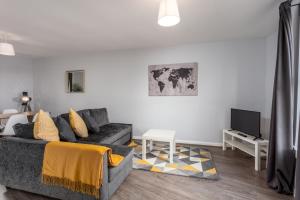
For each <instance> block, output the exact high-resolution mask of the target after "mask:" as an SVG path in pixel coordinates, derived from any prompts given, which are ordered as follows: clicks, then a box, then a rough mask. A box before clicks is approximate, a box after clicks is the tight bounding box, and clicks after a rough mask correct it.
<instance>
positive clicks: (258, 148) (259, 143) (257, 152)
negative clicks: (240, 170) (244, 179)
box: [223, 129, 269, 171]
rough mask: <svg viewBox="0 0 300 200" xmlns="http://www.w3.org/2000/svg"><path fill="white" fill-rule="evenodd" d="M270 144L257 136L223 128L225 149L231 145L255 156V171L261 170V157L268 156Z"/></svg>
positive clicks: (233, 148) (232, 147)
mask: <svg viewBox="0 0 300 200" xmlns="http://www.w3.org/2000/svg"><path fill="white" fill-rule="evenodd" d="M268 145H269V141H268V140H264V139H262V138H255V137H253V136H250V135H247V134H245V133H242V132H239V131H234V130H229V129H224V130H223V151H226V149H227V146H229V147H231V149H232V150H235V148H237V149H239V150H241V151H243V152H245V153H247V154H249V155H251V156H253V157H255V171H260V170H261V157H267V156H268Z"/></svg>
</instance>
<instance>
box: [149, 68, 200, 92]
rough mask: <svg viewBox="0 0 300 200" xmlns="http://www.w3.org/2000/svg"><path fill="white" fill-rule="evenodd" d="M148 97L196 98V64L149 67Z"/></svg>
mask: <svg viewBox="0 0 300 200" xmlns="http://www.w3.org/2000/svg"><path fill="white" fill-rule="evenodd" d="M148 78H149V96H197V95H198V63H179V64H167V65H149V67H148Z"/></svg>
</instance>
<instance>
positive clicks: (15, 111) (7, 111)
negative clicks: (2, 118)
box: [2, 109, 18, 114]
mask: <svg viewBox="0 0 300 200" xmlns="http://www.w3.org/2000/svg"><path fill="white" fill-rule="evenodd" d="M14 113H18V110H17V109H4V110H3V111H2V114H14Z"/></svg>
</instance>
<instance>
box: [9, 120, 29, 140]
mask: <svg viewBox="0 0 300 200" xmlns="http://www.w3.org/2000/svg"><path fill="white" fill-rule="evenodd" d="M33 127H34V123H28V124H20V123H18V124H15V125H14V126H13V129H14V131H15V135H16V137H20V138H25V139H34V138H33Z"/></svg>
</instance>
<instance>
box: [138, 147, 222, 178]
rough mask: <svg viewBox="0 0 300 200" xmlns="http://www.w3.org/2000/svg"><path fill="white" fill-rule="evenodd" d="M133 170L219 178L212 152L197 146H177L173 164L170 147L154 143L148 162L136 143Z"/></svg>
mask: <svg viewBox="0 0 300 200" xmlns="http://www.w3.org/2000/svg"><path fill="white" fill-rule="evenodd" d="M135 143H136V144H137V146H136V147H135V148H134V158H133V168H134V169H142V170H146V171H151V172H159V173H166V174H172V175H180V176H189V177H195V178H205V179H212V180H217V179H218V178H219V176H218V172H217V170H216V167H215V164H214V162H213V160H212V156H211V154H210V152H209V151H208V150H206V149H203V148H200V147H197V146H187V145H184V146H183V145H180V144H177V145H176V153H175V154H174V157H173V163H172V164H170V163H169V145H168V144H167V143H157V142H153V149H152V151H151V152H149V148H148V147H147V160H142V146H141V142H140V141H135Z"/></svg>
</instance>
